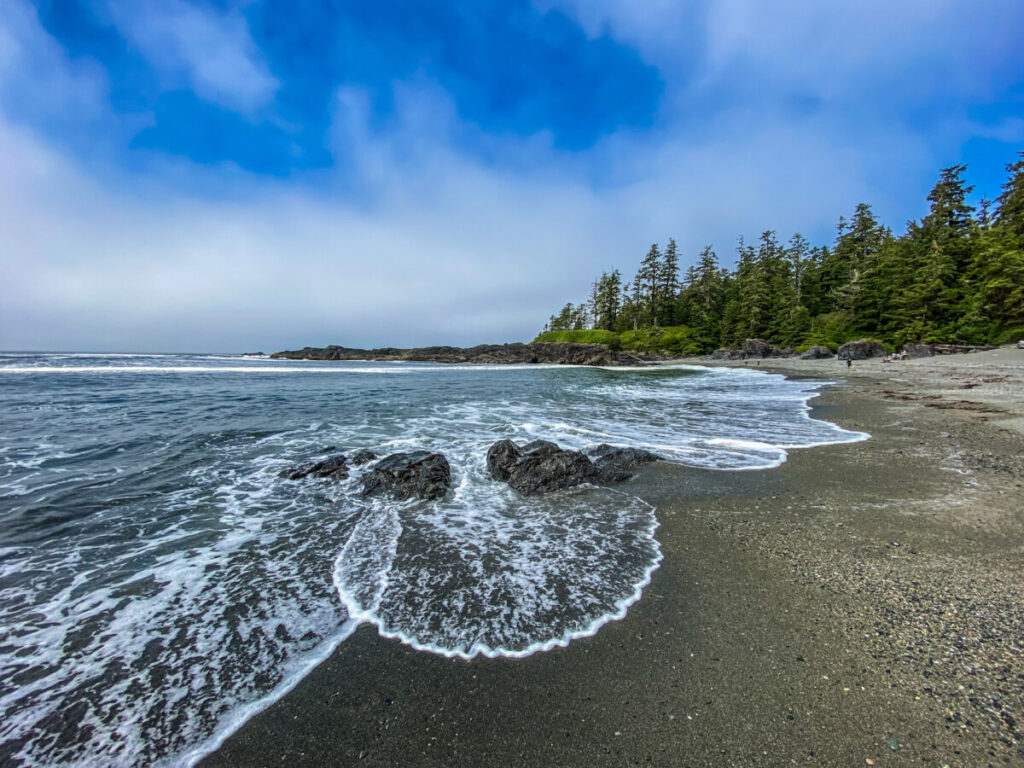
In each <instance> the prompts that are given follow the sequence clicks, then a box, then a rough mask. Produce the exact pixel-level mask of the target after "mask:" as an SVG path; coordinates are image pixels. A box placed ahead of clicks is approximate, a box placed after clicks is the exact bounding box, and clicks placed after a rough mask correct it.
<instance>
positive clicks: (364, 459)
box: [349, 448, 377, 467]
mask: <svg viewBox="0 0 1024 768" xmlns="http://www.w3.org/2000/svg"><path fill="white" fill-rule="evenodd" d="M376 458H377V454H376V453H374V452H373V451H370V450H367V449H366V448H363V449H362V450H359V451H356V452H355V453H353V454H352V456H351V457H350V458H349V461H351V462H352V463H353V464H354V465H355V466H357V467H361V466H362V465H363V464H369V463H370V462H371V461H373V460H375V459H376Z"/></svg>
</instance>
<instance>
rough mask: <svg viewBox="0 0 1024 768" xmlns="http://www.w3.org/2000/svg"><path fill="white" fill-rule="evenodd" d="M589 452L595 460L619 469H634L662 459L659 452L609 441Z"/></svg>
mask: <svg viewBox="0 0 1024 768" xmlns="http://www.w3.org/2000/svg"><path fill="white" fill-rule="evenodd" d="M589 453H590V457H591V458H592V459H593V460H594V461H595V462H597V463H599V464H601V463H607V464H611V465H614V466H616V467H618V468H619V469H634V468H635V467H639V466H640V465H641V464H649V463H651V462H652V461H661V460H662V457H661V456H659V455H658V454H656V453H651V452H650V451H645V450H644V449H643V448H621V447H619V446H616V445H608V444H607V443H602V444H601V445H599V446H597V447H596V448H592V449H591V450H590V451H589Z"/></svg>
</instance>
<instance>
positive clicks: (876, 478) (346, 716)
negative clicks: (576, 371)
mask: <svg viewBox="0 0 1024 768" xmlns="http://www.w3.org/2000/svg"><path fill="white" fill-rule="evenodd" d="M694 362H698V361H694ZM715 364H720V365H733V366H743V365H746V366H747V367H754V366H755V365H758V364H757V363H756V362H754V361H739V362H722V363H715ZM759 367H760V369H762V370H766V371H774V372H779V373H785V374H786V375H789V376H807V377H813V378H820V379H831V380H834V381H836V382H837V383H836V384H835V385H834V386H832V387H830V388H828V389H826V390H825V391H824V392H823V393H822V394H821V395H820V396H819V397H818V398H816V399H815V400H814V401H812V413H811V415H812V416H813V417H816V418H823V419H827V420H829V421H832V422H835V423H837V424H839V425H841V426H843V427H846V428H850V429H857V430H862V431H866V432H869V433H870V434H871V439H870V440H867V441H864V442H860V443H850V444H844V445H835V446H825V447H818V448H814V449H809V450H793V451H791V452H790V455H789V459H788V461H787V462H786V463H785V464H783V465H782V466H781V467H778V468H776V469H772V470H766V471H757V472H721V471H711V470H699V469H692V468H685V467H679V466H671V465H664V464H661V465H652V466H649V467H646V468H643V469H642V470H641V471H640V474H639V476H638V477H637V478H636V479H635V480H633V481H631V482H630V483H628V484H627V486H626V487H625V490H627V491H628V492H630V493H634V494H637V495H639V496H641V497H642V498H644V499H645V500H647V501H649V502H650V503H652V504H655V505H657V507H658V518H659V522H660V528H659V529H658V534H657V535H658V539H659V541H660V542H661V545H662V551H663V553H664V560H663V562H662V564H661V567H660V568H659V569H658V570H657V571H656V572H655V573H654V576H653V580H652V582H651V584H650V585H649V586H648V587H647V588H646V590H645V591H644V595H643V598H642V599H641V600H640V601H639V602H638V603H637V604H636V605H634V606H633V607H632V608H631V609H630V611H629V613H628V615H627V616H626V617H625V619H623V620H621V621H617V622H612V623H611V624H609V625H607V626H605V627H603V628H602V629H601V631H600V632H598V633H597V634H596V635H595V636H593V637H590V638H586V639H582V640H578V641H574V642H573V643H571V644H570V645H569V646H568V647H567V648H562V649H556V650H553V651H550V652H546V653H539V654H535V655H533V656H530V657H528V658H526V659H522V660H515V661H513V660H507V659H496V660H495V659H475V660H473V661H471V662H464V661H452V660H449V659H446V658H443V657H440V656H435V655H432V654H429V653H421V652H417V651H414V650H412V649H410V648H408V647H406V646H403V645H401V644H400V643H398V642H396V641H391V640H385V639H382V638H381V637H380V636H379V635H378V634H377V633H376V632H375V631H374V629H373V628H371V627H369V626H363V627H361V628H360V629H359V630H358V631H357V632H356V633H355V635H353V636H352V637H351V638H349V640H347V641H346V642H345V643H343V644H342V645H341V646H340V647H339V648H338V649H337V651H336V652H335V653H334V655H333V656H332V657H331V658H329V659H328V660H327V661H326V662H325V663H323V664H322V665H321V666H320V667H318V668H317V669H316V670H314V671H313V672H312V673H311V674H310V675H309V676H307V677H306V678H305V679H303V680H302V681H301V682H300V683H299V684H298V686H297V687H296V688H295V689H294V690H293V691H292V692H291V693H290V694H288V695H287V696H285V698H284V699H282V700H281V701H279V702H278V703H277V704H275V705H274V706H272V707H271V708H269V709H268V710H266V711H265V712H263V713H262V714H260V715H258V716H256V717H255V718H253V719H252V720H251V721H250V722H248V723H247V724H246V725H245V726H244V727H243V728H242V729H241V730H239V731H238V732H237V733H236V734H234V735H233V736H232V737H231V738H229V739H228V740H227V741H226V743H225V744H224V745H223V746H222V747H221V748H220V749H219V750H218V751H217V752H215V753H214V754H212V755H210V756H209V757H208V758H207V759H206V760H205V761H204V762H203V765H206V766H218V765H224V766H229V765H230V766H246V765H282V764H287V765H300V766H302V765H305V766H316V765H367V766H386V765H403V766H418V765H419V766H441V765H473V766H507V765H509V764H517V765H520V766H542V765H543V766H551V765H559V766H593V765H598V766H605V765H608V766H611V765H615V766H619V765H658V766H750V765H765V766H777V765H778V766H782V765H826V766H853V765H879V766H882V765H894V766H895V765H918V764H920V765H934V766H936V767H938V766H943V765H948V766H984V765H1009V764H1019V763H1020V762H1021V760H1022V759H1024V650H1022V641H1021V638H1022V637H1024V611H1022V610H1021V607H1022V606H1024V559H1022V558H1021V549H1022V543H1024V511H1022V506H1024V505H1022V504H1021V501H1022V499H1024V351H1020V350H1016V349H1011V348H1008V347H1002V348H1000V349H998V350H994V351H990V352H982V353H976V354H971V355H952V356H948V357H942V358H928V359H921V360H912V361H904V362H899V363H882V362H881V361H879V360H869V361H858V362H855V363H854V365H853V366H852V367H851V368H850V369H847V368H846V366H845V364H844V363H840V362H837V361H835V360H817V361H799V360H791V359H778V360H762V361H760V364H759Z"/></svg>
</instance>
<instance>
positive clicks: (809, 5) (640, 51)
mask: <svg viewBox="0 0 1024 768" xmlns="http://www.w3.org/2000/svg"><path fill="white" fill-rule="evenodd" d="M828 5H829V6H830V7H826V4H821V3H813V2H810V0H799V1H798V0H787V2H783V3H779V4H773V7H772V8H768V7H767V4H763V3H756V2H754V0H721V1H719V2H715V3H713V4H712V3H709V2H679V3H675V2H667V1H664V0H659V2H655V3H649V4H642V7H640V6H638V4H635V3H627V2H624V1H623V0H535V1H534V2H527V1H526V0H522V1H521V2H505V3H496V2H488V3H483V4H479V5H474V7H473V8H472V9H463V8H460V7H458V6H455V5H454V4H447V3H442V4H437V5H432V6H429V7H423V8H417V7H403V6H404V4H398V3H393V2H383V3H379V4H373V6H372V8H371V7H365V6H363V5H361V4H355V3H351V4H350V3H340V4H339V3H333V4H331V3H323V4H318V3H311V4H309V5H308V6H306V7H305V8H304V10H303V13H301V14H297V13H295V12H294V11H293V10H291V9H292V6H290V5H289V4H287V3H284V2H280V1H278V0H239V1H238V2H233V1H232V0H218V1H217V2H201V1H199V0H195V1H193V0H140V1H138V2H126V1H124V0H82V1H81V2H74V3H55V2H37V3H30V2H27V0H7V2H5V3H4V4H3V5H2V6H0V158H2V161H0V162H2V166H0V167H2V176H0V229H2V233H3V242H4V245H3V248H2V249H0V253H2V255H0V268H2V270H3V278H4V279H3V280H2V283H0V348H2V349H6V350H12V349H22V350H23V349H40V350H42V349H50V350H58V349H59V350H66V351H75V350H89V351H114V350H118V351H139V352H145V351H193V352H203V351H235V352H243V351H253V350H263V351H267V352H270V351H275V350H278V349H285V348H295V347H301V346H304V345H307V344H308V345H317V346H319V345H323V344H329V343H338V344H344V345H347V346H361V347H373V346H383V345H392V346H420V345H427V344H458V345H468V344H475V343H500V342H504V341H520V340H529V338H531V337H532V336H533V335H534V334H535V333H536V332H537V331H538V330H540V327H541V326H542V325H543V324H544V322H545V320H546V319H547V317H548V315H550V314H551V313H552V312H554V311H556V310H557V309H558V307H559V306H561V305H562V304H564V303H565V302H566V301H580V300H582V299H583V298H585V294H586V291H587V288H588V286H589V283H590V281H591V280H592V279H593V278H594V277H595V276H596V275H597V274H599V273H600V272H601V271H603V270H607V269H610V268H612V267H618V268H619V269H620V270H622V271H623V273H624V274H625V275H627V276H630V275H632V273H633V271H634V270H635V268H636V265H637V263H638V262H639V260H640V259H641V258H642V256H643V255H644V253H645V252H646V250H647V247H648V246H649V245H650V243H652V242H661V243H664V242H665V241H666V240H667V239H668V238H669V237H674V238H675V239H676V240H677V241H678V243H679V245H680V248H681V251H682V259H681V261H682V264H683V266H684V267H685V266H686V265H688V264H690V263H693V261H694V260H695V259H696V257H697V254H698V253H699V251H700V249H701V248H702V247H703V246H704V245H705V244H712V245H713V246H714V247H715V249H716V251H717V252H718V254H719V256H720V258H721V259H722V261H723V262H724V263H731V261H732V259H733V255H734V250H735V244H736V241H737V238H738V237H739V236H745V237H746V238H748V239H752V238H756V237H757V235H758V234H759V233H760V232H761V231H763V230H765V229H774V230H776V231H777V232H778V234H779V236H780V237H782V238H784V239H788V238H789V237H790V236H791V235H792V234H793V233H795V232H801V233H802V234H804V235H805V236H806V237H808V238H809V239H810V240H811V241H812V242H814V243H816V244H823V243H827V242H829V241H830V239H831V237H832V232H833V230H834V227H835V223H836V221H837V219H838V217H839V216H840V215H849V214H850V213H851V212H852V211H853V209H854V207H855V205H856V204H857V203H860V202H868V203H870V204H871V205H872V206H873V207H874V209H875V212H876V214H877V215H878V217H879V219H880V220H881V221H883V222H884V223H886V224H888V225H889V226H891V227H893V228H894V229H895V230H897V231H902V229H903V227H904V226H905V223H906V221H907V220H909V219H915V218H920V217H921V216H922V215H923V214H924V213H925V211H926V208H925V206H926V203H925V196H926V194H927V192H928V190H929V189H930V188H931V186H932V185H933V184H934V182H935V180H936V178H937V175H938V171H939V169H940V168H941V167H944V166H949V165H952V164H955V163H961V162H964V163H967V164H968V166H969V167H968V171H967V174H966V177H967V179H968V181H969V183H972V184H974V185H976V190H975V199H979V198H980V197H982V196H985V197H988V198H990V199H991V198H993V197H995V196H996V195H998V193H999V187H1000V185H1001V184H1002V182H1003V181H1004V178H1005V174H1004V170H1003V169H1004V166H1005V164H1006V163H1009V162H1011V161H1012V160H1014V159H1015V156H1016V153H1017V152H1018V151H1020V150H1021V149H1024V109H1022V105H1024V85H1022V83H1021V81H1020V78H1019V73H1020V72H1021V71H1022V69H1024V66H1022V65H1024V55H1022V54H1021V52H1020V47H1019V39H1018V38H1019V31H1020V30H1021V29H1024V6H1021V4H1020V3H1017V2H1012V1H1010V0H1005V1H1002V0H1001V1H996V0H987V1H986V2H980V3H966V2H952V1H947V2H935V1H932V2H924V0H907V1H906V2H902V3H891V2H888V3H883V2H880V1H879V0H869V1H868V2H862V3H858V4H856V5H855V6H853V5H851V6H849V7H844V8H835V7H831V5H832V4H828Z"/></svg>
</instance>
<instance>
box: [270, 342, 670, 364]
mask: <svg viewBox="0 0 1024 768" xmlns="http://www.w3.org/2000/svg"><path fill="white" fill-rule="evenodd" d="M271 357H274V358H285V359H288V360H407V361H413V362H431V363H487V364H501V365H506V364H511V363H534V364H536V363H555V364H559V365H644V364H646V363H648V362H650V361H653V360H662V359H665V358H666V356H665V355H651V354H642V353H639V352H637V353H627V352H622V351H619V350H613V349H611V348H609V347H607V346H604V345H602V344H573V343H568V342H566V343H561V342H559V343H546V344H545V343H542V344H521V343H517V344H479V345H477V346H475V347H465V348H464V347H419V348H416V349H396V348H394V347H382V348H379V349H353V348H349V347H340V346H337V345H335V344H331V345H329V346H326V347H303V348H302V349H299V350H290V351H285V352H275V353H274V354H272V355H271Z"/></svg>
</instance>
